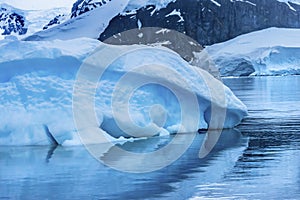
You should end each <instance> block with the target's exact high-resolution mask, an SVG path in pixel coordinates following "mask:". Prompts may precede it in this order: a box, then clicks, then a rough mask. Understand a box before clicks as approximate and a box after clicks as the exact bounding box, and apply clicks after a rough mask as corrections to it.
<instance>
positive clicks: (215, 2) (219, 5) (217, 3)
mask: <svg viewBox="0 0 300 200" xmlns="http://www.w3.org/2000/svg"><path fill="white" fill-rule="evenodd" d="M210 1H211V2H213V3H214V4H215V5H216V6H218V7H221V4H220V3H219V2H217V1H215V0H210Z"/></svg>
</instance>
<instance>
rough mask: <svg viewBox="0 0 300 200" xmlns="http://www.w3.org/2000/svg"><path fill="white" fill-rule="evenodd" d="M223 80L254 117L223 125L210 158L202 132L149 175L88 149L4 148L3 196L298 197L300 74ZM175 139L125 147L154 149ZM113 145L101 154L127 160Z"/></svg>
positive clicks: (0, 157) (0, 160) (0, 151)
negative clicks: (113, 165)
mask: <svg viewBox="0 0 300 200" xmlns="http://www.w3.org/2000/svg"><path fill="white" fill-rule="evenodd" d="M224 82H225V84H226V85H228V86H229V87H230V88H231V89H232V90H233V91H234V92H235V94H236V95H237V96H238V97H239V98H240V99H241V100H242V101H243V102H244V103H245V104H246V105H247V106H248V108H249V116H248V117H247V118H246V119H245V120H244V121H243V123H242V124H241V125H240V126H239V127H237V128H236V129H232V130H224V131H223V133H222V135H221V138H220V140H219V141H218V143H217V145H216V146H215V148H214V149H213V151H212V152H211V153H210V154H209V155H208V156H207V157H206V158H204V159H199V157H198V154H199V149H200V146H201V144H202V142H203V141H204V137H205V135H204V134H197V136H196V138H195V140H194V142H193V144H192V145H191V146H190V148H189V149H188V150H187V151H186V152H185V154H184V155H183V156H182V157H181V158H180V159H179V160H177V161H176V162H175V163H173V164H172V165H170V166H168V167H166V168H163V169H161V170H159V171H155V172H152V173H146V174H129V173H124V172H119V171H116V170H113V169H110V168H109V167H107V166H105V165H103V164H102V163H101V162H99V161H97V160H96V159H95V158H94V157H92V156H91V155H90V154H89V153H88V152H87V151H86V149H85V148H83V147H60V146H58V147H56V148H55V147H46V146H28V147H0V199H218V198H228V199H300V159H299V158H300V105H299V103H300V89H299V88H300V77H297V76H292V77H261V78H239V79H225V80H224ZM171 140H172V137H171V136H170V137H169V136H166V137H156V138H151V139H147V140H139V141H134V142H126V143H124V144H122V145H119V146H120V147H122V148H124V149H127V150H131V151H134V152H139V151H146V152H147V151H149V152H150V151H153V150H155V149H157V148H160V147H162V146H164V145H166V144H168V143H169V142H170V141H171ZM114 148H115V147H107V149H106V150H105V153H104V154H101V155H98V156H99V157H101V158H106V159H111V161H112V162H119V161H120V160H122V162H124V161H126V158H124V157H122V158H120V157H118V156H116V155H115V154H114ZM178 148H180V144H178ZM111 155H114V156H111ZM166 159H168V157H167V156H166ZM128 162H129V163H132V162H134V161H133V160H129V158H128Z"/></svg>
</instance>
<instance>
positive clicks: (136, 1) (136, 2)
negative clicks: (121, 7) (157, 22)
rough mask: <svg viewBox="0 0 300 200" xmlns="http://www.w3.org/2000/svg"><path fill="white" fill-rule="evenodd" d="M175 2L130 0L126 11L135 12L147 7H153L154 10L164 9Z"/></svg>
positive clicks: (170, 0) (167, 0)
mask: <svg viewBox="0 0 300 200" xmlns="http://www.w3.org/2000/svg"><path fill="white" fill-rule="evenodd" d="M175 1H176V0H130V1H129V3H128V5H127V7H126V9H125V11H126V10H136V9H139V8H142V7H145V6H147V5H155V6H156V8H155V10H160V9H162V8H165V7H166V6H167V5H168V4H169V3H171V2H175Z"/></svg>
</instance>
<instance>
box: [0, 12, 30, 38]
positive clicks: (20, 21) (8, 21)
mask: <svg viewBox="0 0 300 200" xmlns="http://www.w3.org/2000/svg"><path fill="white" fill-rule="evenodd" d="M25 22H26V20H25V17H24V16H22V15H21V14H18V13H16V12H14V11H12V10H10V9H8V8H5V7H1V8H0V31H1V32H2V35H10V34H11V33H15V34H18V35H24V34H26V32H27V28H26V27H25Z"/></svg>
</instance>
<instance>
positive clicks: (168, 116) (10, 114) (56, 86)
mask: <svg viewBox="0 0 300 200" xmlns="http://www.w3.org/2000/svg"><path fill="white" fill-rule="evenodd" d="M103 46H108V45H104V44H103V43H101V42H99V41H97V40H94V39H88V38H78V39H74V40H67V41H61V40H54V41H51V42H50V41H43V42H41V41H39V42H28V41H26V42H25V41H18V40H2V41H0V53H1V55H2V56H1V58H0V71H1V73H0V102H1V103H0V109H1V113H0V119H1V121H0V145H47V144H49V143H50V142H51V141H49V138H48V137H47V132H49V133H51V135H53V136H54V138H55V140H56V141H57V142H58V143H59V144H63V145H77V144H80V140H79V137H78V135H77V134H76V128H75V124H74V120H73V108H72V97H73V96H72V94H73V86H74V82H75V79H76V76H77V72H78V70H79V69H80V66H81V65H82V63H83V61H84V60H85V59H86V58H89V57H90V55H91V52H93V51H94V50H95V49H97V48H102V47H103ZM115 48H117V47H115ZM118 48H120V50H122V49H123V50H124V49H125V50H130V49H131V48H132V47H131V46H124V47H118ZM168 51H169V50H168ZM168 51H167V50H166V49H164V48H162V47H161V48H160V47H147V48H146V49H145V50H141V51H136V52H132V53H130V54H128V55H127V54H126V55H124V56H121V57H120V58H119V59H117V60H115V61H114V62H113V63H112V64H111V65H110V66H109V68H108V70H106V71H105V73H104V74H103V77H102V78H101V79H100V80H99V83H98V84H99V87H98V88H97V90H96V93H95V94H96V95H95V109H96V116H97V120H98V123H99V124H98V125H99V126H100V127H101V129H102V131H103V132H106V133H108V134H109V135H111V136H114V137H117V138H118V137H120V136H124V137H128V135H127V134H125V133H124V132H122V131H120V129H119V128H118V126H116V123H115V121H114V120H115V118H114V115H113V111H112V107H111V97H112V93H113V92H114V90H115V88H116V85H117V84H118V83H119V80H120V78H121V77H123V76H124V75H127V74H130V75H131V76H132V77H133V78H134V79H135V80H144V79H148V80H150V82H149V84H146V85H144V86H142V87H140V88H138V89H136V90H134V92H133V93H132V96H131V98H130V101H129V111H130V113H129V114H130V118H131V120H133V121H134V122H135V123H136V124H137V125H139V126H141V127H143V126H144V127H147V125H149V124H151V123H152V125H153V126H152V127H154V128H155V129H157V128H158V129H159V130H160V132H161V133H163V134H166V133H172V132H176V130H178V127H179V126H180V120H181V114H180V111H181V110H180V109H181V107H180V104H179V100H178V99H177V96H175V95H174V93H173V92H172V91H169V90H168V87H164V86H161V85H158V84H150V83H151V81H154V82H155V81H160V82H163V83H166V85H167V86H170V87H174V88H175V89H176V90H178V91H179V92H182V93H183V94H185V92H186V93H192V94H195V95H196V97H197V100H198V103H199V111H200V112H199V118H198V119H197V120H196V119H190V120H191V121H190V123H194V122H199V123H198V124H197V125H196V126H197V127H199V128H207V127H208V122H209V118H210V115H211V113H210V110H211V106H212V105H216V106H215V107H217V108H225V109H226V120H225V123H224V127H225V128H231V127H234V126H235V125H237V124H238V123H239V122H240V121H241V119H242V118H243V117H244V116H245V115H246V114H247V110H246V107H245V105H244V104H243V103H242V102H241V101H240V100H238V99H237V98H236V97H235V95H234V94H233V93H232V92H231V91H230V89H228V88H227V87H226V86H224V85H223V84H222V83H221V82H220V81H219V80H217V79H215V78H213V77H212V76H211V75H210V74H208V73H207V72H205V71H203V70H201V69H198V68H195V67H193V66H190V65H189V64H188V63H186V62H185V61H184V60H183V59H181V58H180V56H178V55H177V54H175V53H170V52H168ZM104 58H105V57H104ZM87 60H88V59H87ZM136 65H139V66H148V65H157V66H167V67H168V68H170V69H173V70H174V72H176V73H178V74H180V75H181V76H182V77H184V79H185V80H187V83H188V85H190V88H189V89H188V88H183V86H182V85H180V82H178V80H177V79H176V77H172V76H168V74H150V73H149V72H148V71H147V68H145V67H144V68H142V70H141V71H139V72H135V73H131V71H132V70H133V69H134V67H135V66H136ZM195 71H196V72H197V73H195ZM160 72H161V71H158V73H160ZM199 74H200V76H199ZM205 81H209V84H211V85H212V86H215V88H222V89H223V90H224V93H223V92H222V91H214V95H213V96H211V91H210V90H209V89H208V86H207V83H206V82H205ZM100 85H104V87H100ZM122 86H123V87H121V88H122V89H124V90H126V89H127V88H126V87H127V85H122ZM128 87H129V86H128ZM218 92H221V93H218ZM219 94H220V95H219ZM222 95H224V96H225V100H226V103H225V104H223V103H222V101H221V100H220V99H222V97H221V96H222ZM186 101H189V100H188V99H186ZM116 102H117V104H116V105H118V106H119V108H122V106H123V105H122V100H121V101H116ZM123 103H124V102H123ZM153 105H155V106H154V107H153ZM149 113H150V114H149ZM162 113H163V114H162ZM184 114H186V115H188V114H189V113H184ZM116 116H117V117H120V115H116ZM125 121H126V120H125ZM222 125H223V124H222ZM99 126H95V127H91V128H97V129H100V127H99ZM216 126H217V125H216ZM185 128H186V130H187V131H192V130H188V128H189V127H185ZM214 128H220V127H214ZM193 131H197V130H193ZM137 136H139V135H137ZM141 136H143V134H142V133H141Z"/></svg>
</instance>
